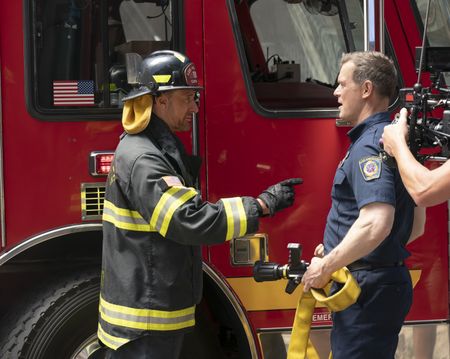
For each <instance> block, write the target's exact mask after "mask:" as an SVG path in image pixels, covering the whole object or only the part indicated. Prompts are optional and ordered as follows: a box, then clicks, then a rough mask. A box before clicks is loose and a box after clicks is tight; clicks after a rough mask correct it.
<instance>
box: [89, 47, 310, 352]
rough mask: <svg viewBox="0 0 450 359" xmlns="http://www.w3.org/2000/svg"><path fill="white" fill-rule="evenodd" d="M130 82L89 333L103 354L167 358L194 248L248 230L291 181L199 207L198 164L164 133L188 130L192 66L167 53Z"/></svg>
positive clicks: (183, 315) (183, 314) (284, 196)
mask: <svg viewBox="0 0 450 359" xmlns="http://www.w3.org/2000/svg"><path fill="white" fill-rule="evenodd" d="M138 82H139V85H138V86H136V88H135V89H134V90H133V91H132V92H131V93H130V94H129V96H128V97H127V98H125V99H124V101H125V104H124V110H123V116H122V124H123V126H124V129H125V132H126V134H124V135H123V136H122V137H121V140H120V143H119V145H118V147H117V149H116V152H115V156H114V161H113V163H112V168H111V171H110V173H109V176H108V179H107V187H106V194H105V202H104V210H103V259H102V283H101V293H100V307H99V311H100V314H99V327H98V337H99V339H100V341H101V342H102V343H103V344H104V345H106V346H107V347H108V349H107V354H106V357H107V358H127V359H129V358H133V359H139V358H151V359H158V358H161V359H172V358H178V356H179V353H180V350H181V346H182V342H183V336H184V333H185V332H186V331H189V330H192V328H193V326H194V325H195V316H194V315H195V306H196V304H198V303H199V302H200V299H201V295H202V259H201V249H200V245H201V244H214V243H222V242H224V241H226V240H230V239H232V238H235V237H241V236H244V235H246V234H248V233H252V232H255V231H256V230H257V229H258V225H259V217H261V216H264V215H269V214H270V215H273V214H274V213H275V212H277V211H278V210H281V209H283V208H286V207H288V206H290V205H292V204H293V201H294V189H293V186H294V185H296V184H299V183H300V182H301V180H300V179H298V178H294V179H289V180H285V181H282V182H280V183H278V184H276V185H274V186H271V187H269V188H268V189H267V190H266V191H264V192H263V193H262V194H261V195H260V196H258V198H256V199H255V198H253V197H234V198H223V199H221V200H219V201H218V202H217V203H208V202H204V201H202V199H201V197H200V193H199V192H198V191H197V190H196V189H195V188H194V183H195V181H196V178H197V174H198V170H199V167H200V160H199V158H197V157H196V156H190V155H188V154H186V152H185V150H184V147H183V145H182V143H181V141H180V140H179V139H178V138H177V137H176V136H175V135H174V133H173V132H174V131H188V130H189V129H190V128H191V122H192V117H193V115H192V114H193V113H196V112H197V111H198V107H197V102H196V93H197V91H198V90H199V89H201V87H200V86H199V84H198V80H197V74H196V71H195V66H194V64H193V63H192V62H190V61H189V59H188V58H187V57H186V56H184V55H182V54H180V53H178V52H175V51H158V52H154V53H153V54H151V55H150V56H148V57H147V58H145V59H144V60H143V62H142V65H141V67H140V71H139V75H138ZM95 355H97V354H95ZM93 357H98V356H93Z"/></svg>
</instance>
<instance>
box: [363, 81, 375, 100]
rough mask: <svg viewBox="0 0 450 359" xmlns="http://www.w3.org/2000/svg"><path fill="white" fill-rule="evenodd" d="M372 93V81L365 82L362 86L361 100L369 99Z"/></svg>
mask: <svg viewBox="0 0 450 359" xmlns="http://www.w3.org/2000/svg"><path fill="white" fill-rule="evenodd" d="M372 92H373V83H372V81H369V80H366V81H364V82H363V84H362V96H363V98H367V97H369V96H370V95H371V94H372Z"/></svg>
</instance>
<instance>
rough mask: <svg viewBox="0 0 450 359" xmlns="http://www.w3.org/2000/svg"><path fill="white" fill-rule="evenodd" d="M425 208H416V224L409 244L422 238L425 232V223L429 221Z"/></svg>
mask: <svg viewBox="0 0 450 359" xmlns="http://www.w3.org/2000/svg"><path fill="white" fill-rule="evenodd" d="M425 210H426V208H425V207H416V208H414V222H413V227H412V230H411V235H410V236H409V239H408V243H407V244H409V243H411V242H413V241H415V240H416V239H417V238H419V237H420V236H422V235H423V234H424V232H425V222H426V220H427V215H426V212H425Z"/></svg>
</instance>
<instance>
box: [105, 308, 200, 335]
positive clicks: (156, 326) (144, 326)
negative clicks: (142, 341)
mask: <svg viewBox="0 0 450 359" xmlns="http://www.w3.org/2000/svg"><path fill="white" fill-rule="evenodd" d="M100 316H101V317H102V319H103V320H104V321H106V322H108V323H110V324H114V325H120V326H122V327H127V328H131V329H141V330H160V331H166V330H178V329H183V328H189V327H193V326H194V325H195V319H193V318H192V319H189V320H186V321H184V322H178V323H170V324H167V323H152V322H150V323H146V322H134V321H131V320H127V319H121V318H113V317H111V316H109V315H107V314H105V313H104V312H103V311H100Z"/></svg>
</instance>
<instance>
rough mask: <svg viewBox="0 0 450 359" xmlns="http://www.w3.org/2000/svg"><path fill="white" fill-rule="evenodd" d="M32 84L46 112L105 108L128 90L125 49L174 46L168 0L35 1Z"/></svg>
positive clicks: (38, 103)
mask: <svg viewBox="0 0 450 359" xmlns="http://www.w3.org/2000/svg"><path fill="white" fill-rule="evenodd" d="M30 5H31V7H30V13H31V24H32V25H31V27H30V32H31V37H30V39H31V49H32V58H33V65H32V66H33V70H32V71H31V83H32V91H33V94H32V95H33V98H34V104H35V106H36V108H37V109H38V112H42V113H50V114H51V113H54V112H56V113H59V114H60V113H61V112H62V113H64V112H67V113H81V111H82V112H84V113H101V112H105V110H108V109H109V110H111V109H112V110H114V109H118V108H120V107H121V106H122V102H121V98H122V97H123V96H124V95H125V94H126V92H127V91H128V90H129V87H128V85H127V79H126V69H125V58H126V54H127V53H138V54H140V55H141V56H145V55H147V54H149V53H151V52H152V51H155V50H161V49H169V48H174V41H175V40H176V39H174V38H173V31H172V29H173V19H174V16H173V14H174V12H175V9H174V6H173V4H172V2H171V1H170V0H159V1H154V0H153V1H142V0H140V1H136V2H135V1H132V0H124V1H121V0H34V1H33V2H32V3H31V4H30Z"/></svg>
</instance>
